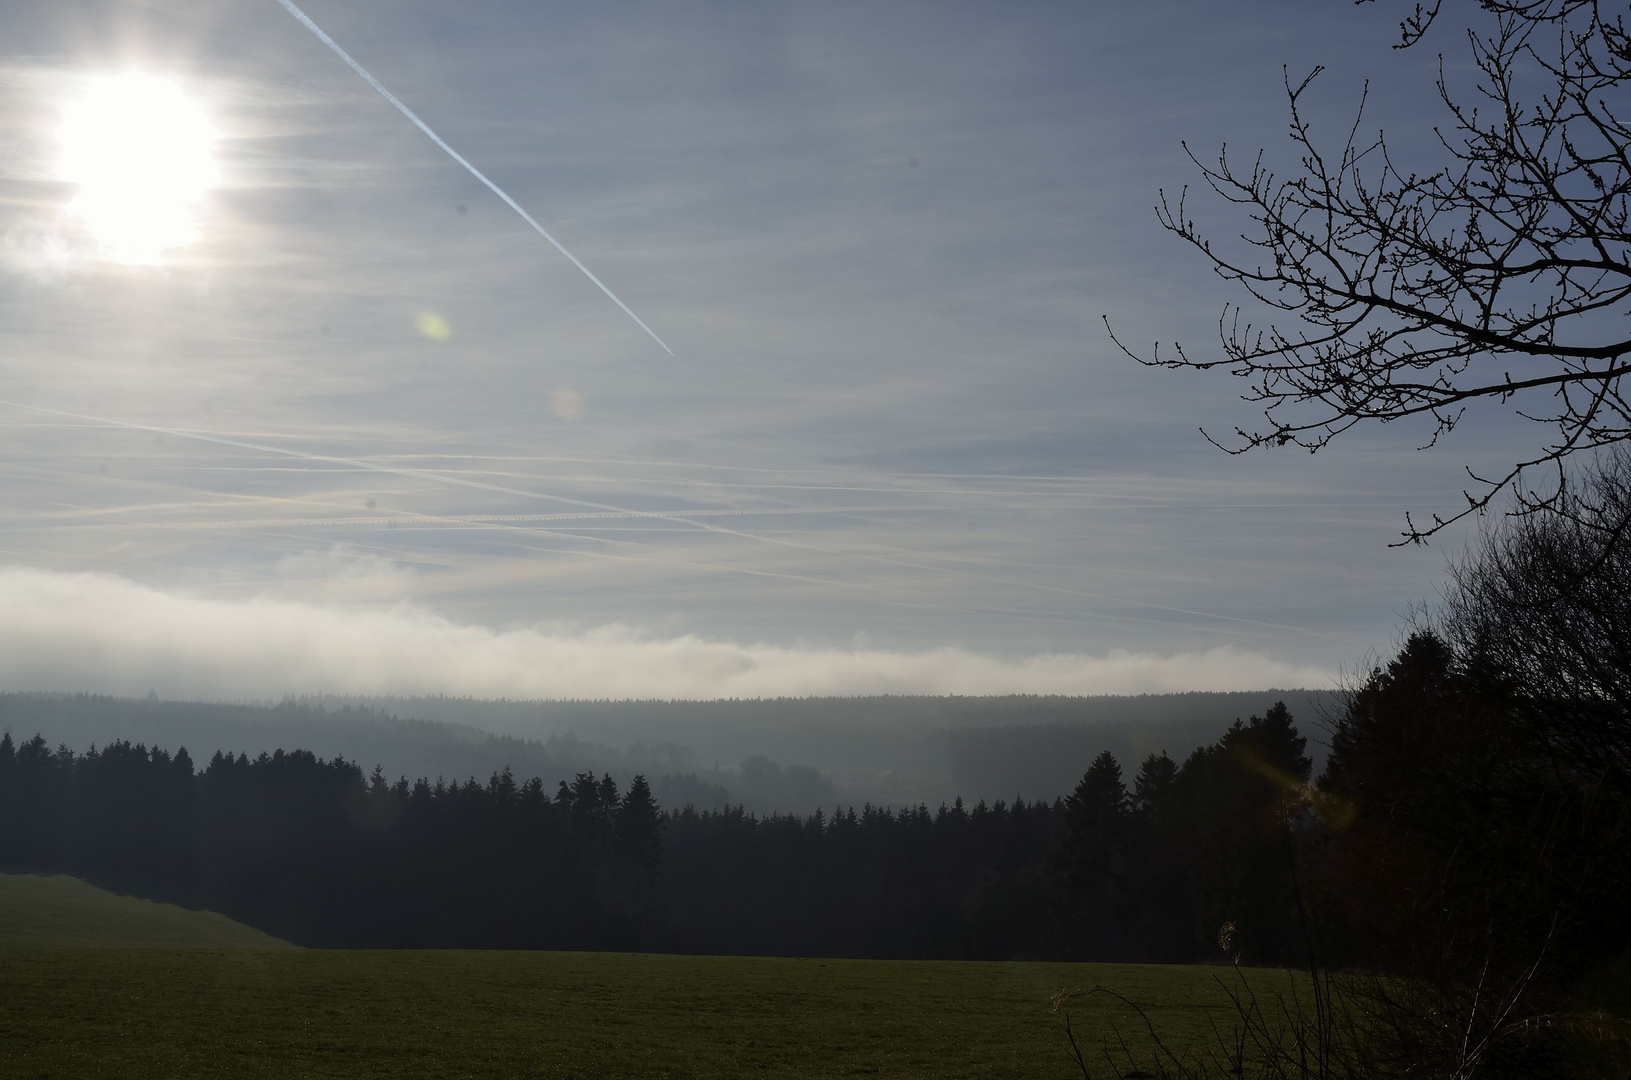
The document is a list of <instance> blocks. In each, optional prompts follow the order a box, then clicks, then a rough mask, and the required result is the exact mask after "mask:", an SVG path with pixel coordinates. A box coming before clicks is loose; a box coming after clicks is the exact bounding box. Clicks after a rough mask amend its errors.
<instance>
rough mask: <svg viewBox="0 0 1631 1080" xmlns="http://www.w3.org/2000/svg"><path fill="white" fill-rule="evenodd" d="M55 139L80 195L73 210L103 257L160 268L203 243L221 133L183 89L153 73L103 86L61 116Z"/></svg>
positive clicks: (116, 78)
mask: <svg viewBox="0 0 1631 1080" xmlns="http://www.w3.org/2000/svg"><path fill="white" fill-rule="evenodd" d="M58 136H59V138H60V139H61V142H62V159H61V175H62V178H63V179H64V180H67V181H68V182H70V183H73V184H76V185H78V187H79V191H78V194H77V195H75V197H74V200H73V202H72V203H71V204H70V206H69V210H70V211H71V212H72V213H73V214H74V215H75V216H76V217H78V218H80V219H81V220H82V221H84V223H85V225H86V227H87V228H88V229H90V231H91V234H92V235H93V236H94V237H95V238H96V242H97V244H98V246H99V247H100V248H101V251H102V254H103V255H105V256H106V257H108V258H110V259H113V260H115V261H118V262H122V263H130V264H153V263H157V262H160V261H161V258H162V255H163V253H164V252H165V251H166V250H167V249H169V248H177V247H184V246H186V245H188V244H191V243H192V242H194V241H195V240H197V239H198V234H199V211H200V206H199V203H200V201H201V199H202V198H203V195H204V193H205V192H206V191H208V190H209V188H210V187H211V186H212V185H213V184H214V183H215V175H216V170H215V162H214V158H213V156H212V150H213V144H214V141H215V132H214V130H213V129H212V128H211V126H210V123H209V118H208V117H207V116H206V115H205V114H204V110H203V108H202V107H201V106H200V105H199V104H198V102H196V101H194V100H193V99H191V98H189V97H188V96H187V95H186V94H185V93H183V92H182V90H181V88H180V87H178V86H177V85H175V84H174V83H171V82H167V81H165V80H163V79H158V78H154V77H152V76H148V75H136V74H129V75H110V76H103V77H100V78H97V79H95V80H93V81H92V82H91V83H90V85H89V86H88V87H87V88H86V91H85V93H84V94H83V96H81V97H80V98H78V99H77V100H75V101H72V102H70V103H69V104H68V105H67V106H66V107H65V108H64V109H63V113H62V127H61V129H60V130H59V132H58Z"/></svg>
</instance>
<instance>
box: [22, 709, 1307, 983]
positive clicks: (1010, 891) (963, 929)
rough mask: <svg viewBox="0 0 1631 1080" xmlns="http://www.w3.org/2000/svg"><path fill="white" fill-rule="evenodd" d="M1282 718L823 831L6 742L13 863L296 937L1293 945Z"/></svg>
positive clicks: (851, 811)
mask: <svg viewBox="0 0 1631 1080" xmlns="http://www.w3.org/2000/svg"><path fill="white" fill-rule="evenodd" d="M1303 746H1304V740H1303V737H1302V736H1301V735H1299V734H1298V733H1297V730H1296V728H1295V726H1294V725H1293V723H1292V720H1291V717H1290V715H1289V713H1288V712H1287V710H1286V709H1285V707H1284V706H1283V705H1281V706H1276V707H1275V708H1274V709H1271V710H1269V711H1268V713H1267V714H1266V715H1265V716H1263V717H1253V718H1252V719H1251V720H1250V721H1249V722H1245V723H1236V724H1235V726H1234V727H1233V728H1231V729H1230V730H1229V732H1228V733H1226V734H1225V736H1224V738H1223V739H1222V740H1221V741H1220V742H1219V743H1218V744H1216V745H1215V746H1210V747H1206V748H1203V749H1201V750H1197V751H1195V752H1194V753H1193V754H1192V755H1190V757H1189V758H1188V759H1186V760H1185V761H1184V762H1183V763H1182V764H1181V765H1180V764H1177V763H1175V762H1173V761H1172V759H1170V758H1169V757H1167V756H1166V755H1165V754H1159V755H1152V756H1151V757H1150V758H1149V759H1148V760H1147V761H1145V762H1144V764H1143V766H1142V768H1141V769H1140V771H1139V773H1138V775H1137V777H1136V779H1135V780H1134V782H1133V790H1132V791H1130V792H1129V791H1127V790H1126V789H1125V788H1124V787H1123V786H1122V778H1121V770H1120V766H1119V765H1118V764H1117V762H1116V761H1115V759H1114V757H1113V756H1112V755H1110V754H1109V753H1104V754H1101V755H1100V756H1099V758H1098V759H1097V760H1096V761H1094V762H1093V763H1092V767H1091V768H1089V769H1088V771H1087V773H1086V775H1085V777H1084V779H1083V781H1082V784H1081V785H1080V786H1079V787H1078V789H1077V790H1076V791H1075V792H1074V793H1073V794H1072V795H1071V796H1070V797H1069V798H1061V799H1055V800H1053V801H1051V802H1050V801H1047V800H1036V801H1031V802H1027V801H1026V800H1024V799H1023V798H1018V797H1016V798H1015V799H1014V800H1013V801H1012V802H1007V801H996V802H994V803H991V804H987V803H985V802H983V801H982V802H979V803H977V804H976V805H974V806H972V807H970V806H965V805H964V803H963V802H962V800H960V799H959V800H956V801H955V802H954V803H953V804H951V805H949V806H946V805H942V806H940V807H939V808H938V809H935V810H931V809H930V808H929V807H927V806H924V805H917V806H909V807H905V808H900V809H891V808H883V807H876V806H870V805H869V806H864V807H861V808H860V809H856V808H853V807H852V808H848V809H840V810H835V811H833V812H832V813H830V814H829V813H825V812H821V811H818V812H816V813H814V814H812V815H809V816H788V815H770V816H757V815H754V814H750V813H747V812H746V811H744V810H743V809H742V808H740V807H726V808H724V809H710V810H700V811H699V810H697V809H695V808H694V807H690V806H686V807H681V808H677V809H669V810H666V811H665V810H663V809H662V808H660V807H659V806H658V805H657V802H656V800H655V799H654V798H653V796H652V793H651V789H650V786H649V785H648V784H647V783H646V781H645V779H644V777H636V778H635V779H634V780H633V782H632V783H630V784H629V785H628V787H627V789H626V790H621V791H620V790H619V785H618V784H617V783H616V781H614V780H613V779H612V778H611V777H610V776H607V775H603V776H601V777H600V778H598V779H597V778H596V777H595V776H594V775H593V774H591V773H579V774H578V775H577V776H575V777H574V778H573V779H572V780H571V781H561V782H560V783H559V784H558V785H557V787H556V790H555V791H553V792H550V791H549V790H548V789H547V788H546V786H545V784H544V782H543V781H542V780H541V779H539V778H536V777H535V778H533V779H530V780H527V781H524V782H520V781H517V780H516V778H515V777H514V776H513V775H512V774H511V773H510V771H509V770H504V771H502V772H499V773H495V774H493V775H492V776H491V777H490V778H489V779H488V780H487V782H486V783H479V782H477V781H476V780H474V779H470V780H466V781H463V782H460V783H448V782H445V781H442V780H437V781H435V782H432V781H430V780H428V779H420V780H418V781H415V782H412V783H410V782H409V781H408V780H407V779H406V778H399V779H397V780H396V781H394V782H392V781H390V780H388V779H387V778H386V777H385V776H384V775H383V773H382V772H381V771H380V770H379V769H377V768H376V769H375V770H374V771H373V773H372V775H365V774H364V773H363V771H362V770H361V769H360V768H359V767H358V766H357V765H355V764H354V763H351V762H348V761H345V760H343V759H339V758H335V759H331V760H324V759H321V758H318V757H316V756H315V755H313V754H311V753H309V752H306V751H302V750H295V751H290V752H283V751H279V752H277V753H274V754H261V755H259V756H258V757H256V758H250V757H248V756H247V755H243V754H239V755H237V756H234V755H232V754H227V753H216V754H215V755H214V756H213V757H212V758H211V760H210V761H209V762H208V764H207V765H205V767H204V768H202V769H196V768H195V766H194V763H193V761H192V760H191V758H190V756H189V755H188V753H187V751H186V750H184V749H183V750H178V751H176V752H175V753H174V754H173V755H172V754H170V753H168V752H166V751H165V750H162V749H159V748H149V747H145V746H142V745H140V744H131V743H129V742H125V741H115V742H112V743H110V744H108V745H107V746H104V747H102V748H100V749H97V748H94V747H93V748H91V749H90V750H88V751H86V752H84V753H75V752H73V751H71V750H69V749H68V748H66V747H58V748H56V749H55V750H53V749H51V748H50V747H49V745H48V744H47V743H46V742H45V740H44V739H43V738H41V737H39V736H36V737H34V738H32V739H30V740H28V741H26V742H23V743H21V744H17V743H15V742H14V741H13V739H12V737H11V735H10V734H9V733H8V734H6V735H5V736H4V737H0V864H3V865H5V866H7V867H9V868H12V869H27V870H45V871H64V872H69V873H74V874H77V875H80V876H83V877H85V878H87V879H88V880H91V881H94V882H97V883H99V884H103V885H107V886H109V887H112V888H115V889H119V890H121V891H125V892H129V893H133V894H136V895H142V896H150V897H155V898H160V899H166V900H171V901H175V902H179V903H182V904H186V905H189V906H194V907H208V908H210V909H213V910H217V911H221V912H223V913H225V914H227V915H230V916H232V917H233V918H236V919H239V920H241V921H243V922H246V923H248V924H250V925H252V926H255V927H257V928H260V929H263V930H266V931H268V932H269V933H273V934H276V935H278V936H281V937H286V938H288V939H290V940H293V941H296V942H298V943H301V944H307V945H317V946H351V947H483V948H576V949H633V948H639V949H653V950H675V951H685V952H713V953H736V954H784V955H788V954H790V955H828V956H866V957H880V958H887V957H921V958H1010V957H1032V958H1087V959H1123V960H1188V959H1198V958H1202V957H1205V956H1207V955H1209V953H1211V952H1215V945H1214V944H1213V942H1214V941H1215V938H1216V931H1217V925H1216V923H1217V921H1218V920H1219V919H1221V918H1225V917H1227V918H1233V919H1235V920H1236V921H1237V922H1238V923H1239V924H1240V925H1242V926H1243V927H1249V928H1250V931H1249V933H1250V936H1251V939H1252V941H1253V943H1254V948H1255V949H1256V950H1257V954H1258V955H1260V956H1262V957H1263V958H1266V959H1278V958H1289V957H1290V955H1291V954H1290V952H1289V951H1288V950H1293V949H1294V946H1295V942H1294V940H1293V939H1292V938H1291V937H1290V936H1288V935H1287V934H1285V933H1284V932H1283V927H1284V925H1285V919H1286V918H1287V917H1294V914H1295V913H1294V911H1293V910H1292V908H1291V907H1290V906H1289V904H1288V900H1287V896H1288V887H1287V881H1288V880H1289V878H1288V874H1287V867H1285V866H1283V865H1282V862H1283V859H1282V855H1283V845H1282V844H1281V841H1280V839H1279V830H1280V829H1281V826H1282V825H1283V821H1282V817H1283V815H1279V814H1278V812H1277V811H1276V810H1275V807H1277V806H1278V805H1279V803H1280V801H1282V795H1281V792H1280V789H1279V787H1277V786H1276V783H1275V782H1274V781H1273V780H1271V779H1269V778H1268V777H1267V776H1266V775H1265V774H1264V773H1263V771H1262V768H1263V765H1262V763H1264V762H1269V763H1272V765H1273V767H1274V768H1276V769H1284V770H1287V771H1289V772H1290V773H1292V774H1295V775H1297V776H1300V777H1301V778H1302V780H1305V781H1306V779H1307V773H1308V768H1309V764H1308V759H1307V758H1306V757H1304V756H1303V754H1302V749H1303Z"/></svg>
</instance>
